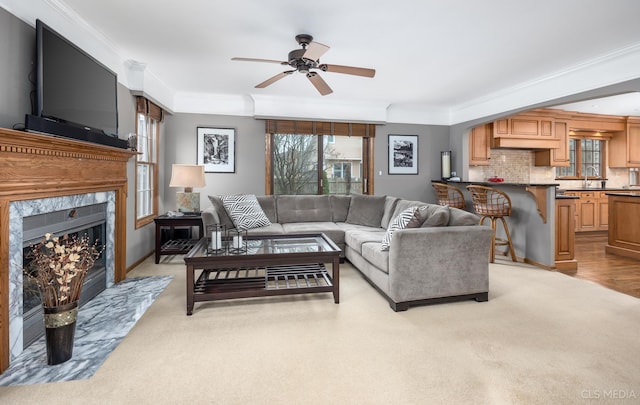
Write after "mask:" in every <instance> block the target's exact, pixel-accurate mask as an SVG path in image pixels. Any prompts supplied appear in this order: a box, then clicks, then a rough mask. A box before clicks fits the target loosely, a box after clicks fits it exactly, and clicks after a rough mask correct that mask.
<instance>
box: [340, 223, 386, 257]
mask: <svg viewBox="0 0 640 405" xmlns="http://www.w3.org/2000/svg"><path fill="white" fill-rule="evenodd" d="M351 226H352V227H353V228H352V229H349V230H347V231H346V232H345V233H344V243H345V244H346V245H347V246H349V247H350V248H351V249H353V250H355V251H356V252H358V254H362V245H363V244H364V243H367V242H380V241H381V240H382V238H383V237H384V234H385V232H386V231H384V230H382V229H379V230H377V231H373V230H371V229H372V228H365V227H362V228H358V227H360V225H351Z"/></svg>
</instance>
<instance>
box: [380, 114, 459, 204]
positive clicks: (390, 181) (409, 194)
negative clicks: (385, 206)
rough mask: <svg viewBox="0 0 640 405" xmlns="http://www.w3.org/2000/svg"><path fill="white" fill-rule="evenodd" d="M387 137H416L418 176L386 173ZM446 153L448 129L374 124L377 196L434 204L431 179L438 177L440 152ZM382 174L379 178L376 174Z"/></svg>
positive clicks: (447, 148)
mask: <svg viewBox="0 0 640 405" xmlns="http://www.w3.org/2000/svg"><path fill="white" fill-rule="evenodd" d="M389 135H418V174H417V175H398V174H394V175H390V174H389V162H388V161H389V158H388V147H389ZM446 150H449V127H446V126H438V125H411V124H387V125H378V126H377V128H376V141H375V157H374V159H375V160H374V167H375V183H374V187H375V188H374V191H375V194H377V195H392V196H396V197H402V198H406V199H410V200H418V201H425V202H435V201H436V198H435V193H434V192H433V188H432V187H431V180H435V179H439V178H440V152H441V151H446ZM381 171H382V175H380V172H381Z"/></svg>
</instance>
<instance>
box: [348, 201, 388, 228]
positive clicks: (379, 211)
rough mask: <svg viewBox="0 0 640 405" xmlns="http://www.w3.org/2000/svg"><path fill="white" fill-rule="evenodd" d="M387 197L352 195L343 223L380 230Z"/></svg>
mask: <svg viewBox="0 0 640 405" xmlns="http://www.w3.org/2000/svg"><path fill="white" fill-rule="evenodd" d="M386 199H387V196H384V195H382V196H374V195H364V194H352V195H351V204H349V213H348V214H347V220H346V221H345V222H347V223H349V224H355V225H365V226H371V227H374V228H380V224H381V222H382V215H383V214H384V205H385V201H386Z"/></svg>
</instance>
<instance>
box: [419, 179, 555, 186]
mask: <svg viewBox="0 0 640 405" xmlns="http://www.w3.org/2000/svg"><path fill="white" fill-rule="evenodd" d="M431 182H432V183H446V184H477V185H480V186H487V187H494V186H513V187H540V186H541V187H557V186H559V185H560V184H558V183H509V182H502V183H494V182H491V181H466V180H461V181H448V180H431Z"/></svg>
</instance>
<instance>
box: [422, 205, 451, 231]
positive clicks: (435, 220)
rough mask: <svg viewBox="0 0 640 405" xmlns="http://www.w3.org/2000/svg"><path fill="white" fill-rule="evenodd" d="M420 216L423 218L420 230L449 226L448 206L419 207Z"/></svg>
mask: <svg viewBox="0 0 640 405" xmlns="http://www.w3.org/2000/svg"><path fill="white" fill-rule="evenodd" d="M420 216H421V217H422V218H423V222H422V225H420V227H421V228H428V227H431V226H447V225H448V224H449V206H448V205H436V204H427V205H425V206H423V207H420Z"/></svg>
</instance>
